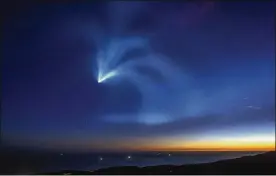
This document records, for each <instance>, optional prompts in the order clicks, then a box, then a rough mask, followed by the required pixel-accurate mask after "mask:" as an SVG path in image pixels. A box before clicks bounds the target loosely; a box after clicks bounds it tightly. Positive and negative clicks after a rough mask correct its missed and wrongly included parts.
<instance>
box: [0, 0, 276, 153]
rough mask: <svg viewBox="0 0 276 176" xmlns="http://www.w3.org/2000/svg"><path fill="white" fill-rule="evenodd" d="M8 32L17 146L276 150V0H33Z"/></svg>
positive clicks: (8, 24) (6, 137) (7, 126)
mask: <svg viewBox="0 0 276 176" xmlns="http://www.w3.org/2000/svg"><path fill="white" fill-rule="evenodd" d="M3 29H4V30H3V51H4V52H3V59H2V115H1V122H2V123H1V125H2V129H1V131H2V140H3V143H4V144H6V145H12V146H17V147H32V148H39V149H40V148H43V149H54V150H64V151H67V150H73V151H96V150H122V151H125V150H274V149H275V107H274V106H275V75H274V74H275V73H274V72H275V3H274V2H272V1H271V2H269V1H263V2H262V1H259V2H258V1H256V2H253V1H252V2H249V1H244V2H242V1H241V2H238V1H237V2H217V1H216V2H215V1H214V2H211V1H209V2H205V1H204V2H203V1H202V2H201V1H199V2H198V3H191V2H190V3H188V2H186V3H185V2H182V3H180V2H175V3H172V2H170V3H169V2H167V3H166V2H132V3H130V2H117V3H114V2H113V3H107V2H102V3H75V4H74V3H47V4H46V3H39V4H29V3H22V4H21V5H20V7H18V8H16V9H14V8H11V9H7V15H6V16H5V20H4V23H3ZM118 48H119V49H118ZM138 67H139V68H138ZM142 67H143V68H142ZM146 67H147V68H146ZM104 76H105V77H104ZM108 76H109V77H108ZM105 78H106V79H105ZM104 79H105V80H104ZM101 80H104V81H101Z"/></svg>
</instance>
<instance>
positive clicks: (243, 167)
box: [41, 151, 276, 175]
mask: <svg viewBox="0 0 276 176" xmlns="http://www.w3.org/2000/svg"><path fill="white" fill-rule="evenodd" d="M275 163H276V152H275V151H273V152H267V153H263V154H258V155H255V156H244V157H241V158H236V159H229V160H221V161H217V162H212V163H206V164H191V165H181V166H174V165H160V166H148V167H136V166H125V167H112V168H106V169H99V170H95V171H69V170H68V171H61V172H56V173H42V174H41V175H61V174H70V175H124V174H128V175H134V174H135V175H149V174H150V175H155V174H158V175H177V174H179V175H180V174H181V175H185V174H189V175H208V174H214V175H216V174H220V175H238V174H243V175H245V174H246V175H247V174H248V175H263V174H264V175H266V174H267V175H275V174H276V167H275V165H276V164H275Z"/></svg>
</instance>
